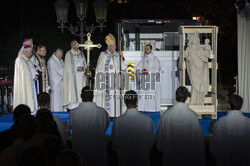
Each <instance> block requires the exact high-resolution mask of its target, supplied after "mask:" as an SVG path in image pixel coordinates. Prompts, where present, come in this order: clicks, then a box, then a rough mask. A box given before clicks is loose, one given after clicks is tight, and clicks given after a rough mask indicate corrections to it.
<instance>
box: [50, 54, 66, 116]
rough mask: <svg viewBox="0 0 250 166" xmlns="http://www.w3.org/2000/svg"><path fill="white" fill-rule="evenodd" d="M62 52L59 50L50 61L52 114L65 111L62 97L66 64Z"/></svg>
mask: <svg viewBox="0 0 250 166" xmlns="http://www.w3.org/2000/svg"><path fill="white" fill-rule="evenodd" d="M61 58H62V51H60V49H58V50H57V51H56V52H55V53H54V54H53V55H52V56H51V57H50V59H49V61H48V72H49V85H50V98H51V102H50V110H51V111H52V112H60V111H63V107H62V95H63V70H64V62H63V60H62V59H61Z"/></svg>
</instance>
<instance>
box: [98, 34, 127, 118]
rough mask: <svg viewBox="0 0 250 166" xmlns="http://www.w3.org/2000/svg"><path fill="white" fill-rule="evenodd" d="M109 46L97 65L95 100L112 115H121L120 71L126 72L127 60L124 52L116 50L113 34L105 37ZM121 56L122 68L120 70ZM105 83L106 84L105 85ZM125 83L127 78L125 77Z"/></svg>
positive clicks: (102, 53)
mask: <svg viewBox="0 0 250 166" xmlns="http://www.w3.org/2000/svg"><path fill="white" fill-rule="evenodd" d="M105 43H106V44H107V46H108V48H107V50H106V51H103V52H101V54H100V56H99V58H98V61H97V67H96V74H95V91H94V102H95V103H96V104H97V105H98V106H99V107H103V108H105V109H106V111H107V112H108V113H109V116H110V117H117V116H119V115H120V100H121V97H120V96H119V95H120V87H119V84H120V79H119V75H120V74H119V73H120V71H121V70H122V71H123V73H125V72H126V61H125V59H124V57H123V52H122V51H120V52H117V51H116V40H115V37H114V36H113V35H112V34H109V35H107V36H106V38H105ZM120 58H122V59H121V70H120ZM103 85H104V86H103ZM123 85H125V79H123Z"/></svg>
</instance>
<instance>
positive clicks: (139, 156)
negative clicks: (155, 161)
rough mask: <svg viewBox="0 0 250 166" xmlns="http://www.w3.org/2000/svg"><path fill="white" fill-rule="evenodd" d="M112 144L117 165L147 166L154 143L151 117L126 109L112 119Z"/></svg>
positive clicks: (136, 110)
mask: <svg viewBox="0 0 250 166" xmlns="http://www.w3.org/2000/svg"><path fill="white" fill-rule="evenodd" d="M111 138H112V144H113V146H114V148H115V150H116V152H117V153H118V158H119V166H128V165H129V166H139V165H143V166H149V165H150V151H151V149H152V146H153V144H154V133H153V124H152V119H151V118H150V117H149V116H147V115H144V114H143V113H140V112H138V109H137V108H135V109H128V110H127V111H126V112H125V113H124V114H123V115H121V116H120V117H119V118H117V119H115V120H114V124H113V129H112V137H111Z"/></svg>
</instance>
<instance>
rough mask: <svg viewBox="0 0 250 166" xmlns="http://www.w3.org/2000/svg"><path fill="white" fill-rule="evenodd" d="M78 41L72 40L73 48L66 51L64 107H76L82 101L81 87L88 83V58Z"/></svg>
mask: <svg viewBox="0 0 250 166" xmlns="http://www.w3.org/2000/svg"><path fill="white" fill-rule="evenodd" d="M78 44H79V43H78V42H77V41H76V40H73V41H72V42H71V50H69V51H68V52H67V53H66V56H65V67H64V74H63V80H64V81H63V107H64V108H67V109H74V108H76V107H78V105H79V103H80V102H81V101H80V99H81V89H82V88H83V87H84V86H85V85H86V76H85V71H86V67H87V65H86V60H85V57H84V55H83V53H82V52H81V51H80V50H79V49H78Z"/></svg>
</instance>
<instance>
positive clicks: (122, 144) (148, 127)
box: [0, 86, 250, 166]
mask: <svg viewBox="0 0 250 166" xmlns="http://www.w3.org/2000/svg"><path fill="white" fill-rule="evenodd" d="M188 96H189V92H188V89H187V88H185V87H182V86H181V87H179V88H178V89H177V90H176V104H175V105H174V106H173V107H171V108H169V109H168V110H166V111H165V112H164V113H163V114H162V115H161V118H160V119H159V121H158V125H157V131H156V134H154V132H153V124H152V119H151V118H150V117H149V116H147V115H146V114H144V113H141V112H140V111H138V107H137V105H138V95H137V93H136V92H135V91H132V90H129V91H127V92H126V93H125V95H124V102H125V104H126V107H127V110H126V112H125V113H124V114H123V115H121V116H120V117H118V118H115V119H114V120H113V127H112V134H111V138H110V142H111V144H112V147H113V148H114V151H115V152H116V155H117V157H118V160H117V162H115V163H114V162H112V160H115V156H116V155H113V156H112V157H113V158H112V157H110V155H111V154H110V153H108V145H107V137H106V136H105V131H106V130H107V128H108V126H109V123H110V118H109V115H108V113H107V111H106V110H105V109H104V108H102V107H99V106H97V105H96V104H95V103H94V102H93V98H94V92H93V90H92V88H91V87H89V86H85V87H84V88H83V89H82V91H81V98H82V102H81V103H80V104H79V106H78V107H77V108H75V109H72V110H71V111H70V117H69V121H68V125H65V124H64V123H63V122H62V121H61V120H60V119H59V118H58V117H57V116H54V115H52V113H51V111H50V96H49V94H48V93H46V92H42V93H40V94H39V95H38V97H37V98H38V105H39V110H38V111H37V112H36V115H31V109H30V108H29V107H28V106H27V105H23V104H21V105H18V106H17V107H16V108H15V110H14V111H13V120H14V124H13V126H12V127H11V128H10V129H8V130H6V131H4V132H2V133H0V142H1V144H0V165H3V166H24V165H25V166H31V165H32V166H34V165H36V166H83V165H84V166H87V165H89V166H105V165H119V166H138V165H143V166H147V165H148V166H149V165H155V164H154V163H155V161H154V160H152V157H151V156H152V151H153V149H155V150H157V151H158V152H159V153H158V154H159V155H161V157H162V162H160V163H162V165H164V166H169V165H173V166H176V165H178V166H179V165H190V166H191V165H192V166H193V165H197V166H202V165H206V164H207V165H209V164H210V165H211V163H210V162H208V157H209V155H208V154H210V155H211V156H210V157H211V158H213V159H214V163H212V164H214V165H215V164H216V165H218V166H230V165H234V166H236V165H237V166H245V165H250V161H249V160H250V156H249V155H250V153H249V152H250V146H249V139H250V138H249V137H250V120H249V118H247V117H246V116H244V114H243V113H242V112H241V111H240V109H241V107H242V104H243V99H242V98H241V97H240V96H238V95H232V96H230V98H229V107H230V111H229V112H228V113H227V115H226V116H224V117H222V118H220V119H219V120H217V121H216V122H214V121H213V123H211V130H210V131H211V137H209V141H208V142H209V144H208V146H205V141H204V136H203V135H202V130H201V126H200V123H199V120H198V117H197V114H196V113H195V112H194V111H193V110H191V109H190V108H189V106H188V104H186V103H185V101H186V99H187V98H188ZM67 126H68V127H67ZM68 128H70V129H72V135H71V136H70V135H68V133H69V129H68ZM71 137H72V139H70V140H71V141H70V143H69V142H68V141H66V140H67V139H66V138H71ZM157 163H158V162H157Z"/></svg>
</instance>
